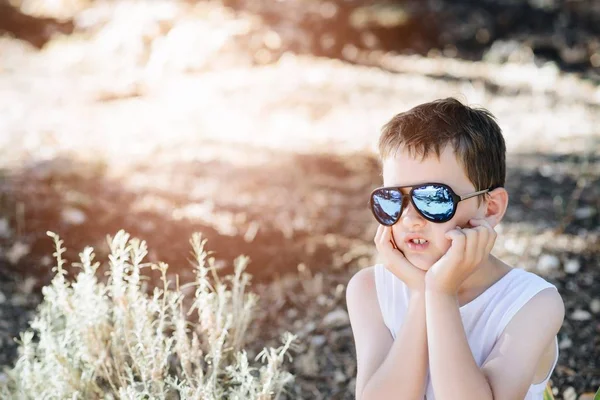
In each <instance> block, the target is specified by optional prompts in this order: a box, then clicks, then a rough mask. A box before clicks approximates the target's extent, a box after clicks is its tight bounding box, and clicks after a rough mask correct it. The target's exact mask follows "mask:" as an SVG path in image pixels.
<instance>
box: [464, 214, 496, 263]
mask: <svg viewBox="0 0 600 400" xmlns="http://www.w3.org/2000/svg"><path fill="white" fill-rule="evenodd" d="M469 222H471V223H472V224H473V225H476V226H481V227H485V228H486V229H487V237H486V242H485V251H484V257H485V255H487V254H490V252H491V251H492V249H493V248H494V243H495V242H496V237H497V233H496V230H495V229H494V227H492V225H491V224H490V223H489V222H488V221H487V220H486V219H485V218H474V219H472V220H470V221H469Z"/></svg>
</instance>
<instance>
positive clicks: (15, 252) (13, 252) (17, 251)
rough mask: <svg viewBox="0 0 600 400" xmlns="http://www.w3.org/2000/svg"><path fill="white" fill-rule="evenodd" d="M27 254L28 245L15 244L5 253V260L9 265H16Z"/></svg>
mask: <svg viewBox="0 0 600 400" xmlns="http://www.w3.org/2000/svg"><path fill="white" fill-rule="evenodd" d="M27 254H29V245H28V244H26V243H22V242H15V243H14V244H13V245H12V247H11V248H10V249H9V250H8V251H7V252H6V258H8V261H10V263H11V264H16V263H18V262H19V260H20V259H21V258H23V256H26V255H27Z"/></svg>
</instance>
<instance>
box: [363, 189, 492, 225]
mask: <svg viewBox="0 0 600 400" xmlns="http://www.w3.org/2000/svg"><path fill="white" fill-rule="evenodd" d="M430 185H436V186H442V187H444V188H446V189H448V191H449V192H450V196H451V197H452V214H450V217H448V219H445V220H443V221H436V220H434V219H431V218H428V217H427V216H425V214H423V212H422V211H421V210H419V208H418V207H417V206H416V205H415V202H414V200H413V192H414V190H415V189H420V188H422V187H424V186H430ZM405 188H411V189H410V192H408V195H404V194H403V193H402V191H401V190H400V189H405ZM382 189H397V190H398V192H400V195H401V196H402V204H400V212H399V213H398V219H396V220H395V221H394V222H393V223H392V224H389V225H388V224H383V223H381V221H380V220H379V218H377V215H376V214H375V210H374V208H373V196H374V195H375V193H376V192H377V191H379V190H382ZM490 190H492V189H484V190H479V191H477V192H473V193H469V194H466V195H464V196H459V195H458V194H456V193H455V192H454V190H452V188H451V187H450V186H448V185H446V184H445V183H439V182H427V183H421V184H418V185H405V186H381V187H378V188H375V189H373V191H372V192H371V196H370V197H369V207H370V208H371V212H372V213H373V216H374V217H375V219H376V220H377V222H379V223H380V224H381V225H385V226H393V225H395V224H396V223H398V221H400V218H401V217H402V213H403V212H404V205H405V201H404V197H405V196H408V198H409V199H410V202H411V203H412V205H413V207H414V209H415V210H416V211H417V212H418V213H419V215H421V216H422V217H423V218H425V219H426V220H427V221H430V222H433V223H437V224H443V223H444V222H448V221H450V220H451V219H452V218H453V217H454V214H456V209H457V208H458V203H460V202H461V201H463V200H466V199H470V198H471V197H475V196H479V195H480V194H484V193H487V192H489V191H490Z"/></svg>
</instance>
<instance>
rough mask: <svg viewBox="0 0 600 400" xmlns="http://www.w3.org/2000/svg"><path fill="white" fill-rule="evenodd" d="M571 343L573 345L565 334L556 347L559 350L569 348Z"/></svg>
mask: <svg viewBox="0 0 600 400" xmlns="http://www.w3.org/2000/svg"><path fill="white" fill-rule="evenodd" d="M572 345H573V341H572V340H571V339H570V338H569V337H568V336H565V337H564V338H562V339H561V341H560V342H559V343H558V348H559V349H561V350H564V349H568V348H570V347H571V346H572Z"/></svg>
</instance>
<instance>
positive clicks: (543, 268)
mask: <svg viewBox="0 0 600 400" xmlns="http://www.w3.org/2000/svg"><path fill="white" fill-rule="evenodd" d="M558 267H560V260H559V259H558V257H556V256H554V255H552V254H542V255H541V256H540V258H539V259H538V264H537V269H538V271H539V272H541V273H548V272H551V271H554V270H556V269H558Z"/></svg>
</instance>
